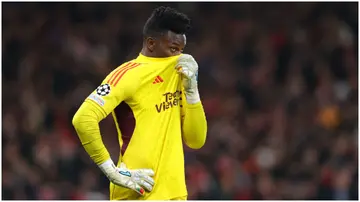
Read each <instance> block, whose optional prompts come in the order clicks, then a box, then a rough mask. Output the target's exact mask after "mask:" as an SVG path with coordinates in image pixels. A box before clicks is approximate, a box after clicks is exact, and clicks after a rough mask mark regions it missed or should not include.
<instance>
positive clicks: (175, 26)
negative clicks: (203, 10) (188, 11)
mask: <svg viewBox="0 0 360 202" xmlns="http://www.w3.org/2000/svg"><path fill="white" fill-rule="evenodd" d="M190 22H191V21H190V19H189V18H188V16H186V15H185V14H184V13H180V12H178V11H176V10H175V9H173V8H170V7H164V6H161V7H158V8H156V9H155V10H154V11H153V12H152V14H151V16H150V17H149V19H148V20H147V21H146V23H145V26H144V29H143V35H144V37H155V36H158V35H159V34H163V33H164V32H167V31H172V32H174V33H176V34H186V33H187V32H188V31H189V30H190V28H191V26H190Z"/></svg>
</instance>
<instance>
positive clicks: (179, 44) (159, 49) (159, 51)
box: [141, 31, 186, 58]
mask: <svg viewBox="0 0 360 202" xmlns="http://www.w3.org/2000/svg"><path fill="white" fill-rule="evenodd" d="M185 45H186V36H185V35H184V34H176V33H174V32H172V31H167V32H166V33H164V34H162V35H161V36H159V37H156V38H155V37H147V38H145V40H144V44H143V48H142V50H141V54H143V55H144V56H147V57H155V58H165V57H171V56H176V55H180V54H181V53H182V52H183V50H184V48H185Z"/></svg>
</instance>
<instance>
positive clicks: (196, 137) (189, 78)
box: [176, 54, 207, 149]
mask: <svg viewBox="0 0 360 202" xmlns="http://www.w3.org/2000/svg"><path fill="white" fill-rule="evenodd" d="M176 69H177V71H178V72H179V73H180V75H181V76H182V83H183V87H184V94H183V98H182V100H185V102H184V104H183V107H184V110H183V117H182V119H183V120H182V123H183V124H182V132H183V138H184V141H185V143H186V145H188V146H189V147H190V148H192V149H200V148H201V147H202V146H203V145H204V144H205V140H206V133H207V121H206V117H205V112H204V108H203V106H202V104H201V101H200V95H199V91H198V88H197V71H198V64H197V63H196V61H195V59H194V58H193V57H192V56H191V55H187V54H183V55H181V56H180V57H179V60H178V63H177V65H176Z"/></svg>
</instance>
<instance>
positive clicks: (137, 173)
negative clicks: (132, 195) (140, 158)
mask: <svg viewBox="0 0 360 202" xmlns="http://www.w3.org/2000/svg"><path fill="white" fill-rule="evenodd" d="M99 167H100V169H101V170H102V171H103V173H104V174H105V175H106V176H107V177H108V178H109V180H110V181H111V182H112V183H114V184H116V185H118V186H122V187H126V188H129V189H132V190H134V191H136V192H137V193H138V194H140V195H142V196H143V195H144V194H145V190H144V189H146V190H147V191H149V192H150V191H151V190H152V189H153V186H154V180H153V178H152V177H153V176H154V171H153V170H151V169H136V170H129V169H127V168H126V165H125V164H124V163H121V165H120V168H117V167H116V166H115V165H114V163H113V161H112V160H111V159H110V160H107V161H106V162H104V163H103V164H101V165H99Z"/></svg>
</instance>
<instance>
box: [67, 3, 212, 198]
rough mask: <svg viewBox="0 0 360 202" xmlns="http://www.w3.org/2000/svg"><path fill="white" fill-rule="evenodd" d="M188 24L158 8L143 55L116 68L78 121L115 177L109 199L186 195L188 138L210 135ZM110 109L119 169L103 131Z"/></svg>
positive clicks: (93, 153) (89, 146) (199, 140)
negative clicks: (189, 46) (188, 51)
mask: <svg viewBox="0 0 360 202" xmlns="http://www.w3.org/2000/svg"><path fill="white" fill-rule="evenodd" d="M189 28H190V20H189V18H188V17H187V16H186V15H184V14H182V13H179V12H177V11H176V10H174V9H171V8H168V7H159V8H157V9H155V10H154V11H153V13H152V15H151V16H150V18H149V19H148V20H147V22H146V24H145V26H144V28H143V47H142V50H141V52H140V54H139V56H138V57H137V58H136V59H134V60H131V61H128V62H125V63H124V64H122V65H121V66H119V67H118V68H116V69H115V70H113V71H112V72H111V73H110V74H109V75H108V76H107V77H106V78H105V79H104V80H103V82H102V83H101V85H100V86H99V87H98V88H97V89H96V90H94V91H93V92H92V93H91V94H90V95H89V96H88V97H87V98H86V99H85V101H84V102H83V104H82V105H81V106H80V108H79V109H78V111H77V112H76V114H75V116H74V118H73V125H74V127H75V129H76V132H77V134H78V136H79V138H80V141H81V143H82V145H83V146H84V148H85V150H86V152H87V153H88V154H89V155H90V157H91V159H92V160H93V161H94V162H95V163H96V164H97V165H98V166H99V168H100V169H101V170H102V172H103V173H104V174H105V175H106V176H107V177H108V178H109V180H110V182H111V183H110V199H111V200H138V199H141V200H186V199H187V190H186V184H185V168H184V151H183V140H184V142H185V143H186V145H188V146H189V147H190V148H193V149H199V148H201V147H202V146H203V145H204V143H205V140H206V132H207V123H206V118H205V113H204V109H203V106H202V104H201V101H200V96H199V91H198V88H197V72H198V65H197V63H196V61H195V59H194V58H193V57H192V56H191V55H188V54H182V52H183V50H184V47H185V45H186V36H185V34H186V32H187V31H188V30H189ZM109 114H111V115H112V117H113V119H114V121H115V125H116V128H117V131H118V139H119V144H120V150H121V152H120V154H119V161H118V163H117V166H115V164H114V163H113V161H112V160H111V159H110V155H109V153H108V151H107V149H106V148H105V146H104V144H103V142H102V139H101V134H100V129H99V122H100V121H101V120H103V119H104V118H105V117H106V116H108V115H109ZM129 114H130V115H129Z"/></svg>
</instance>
